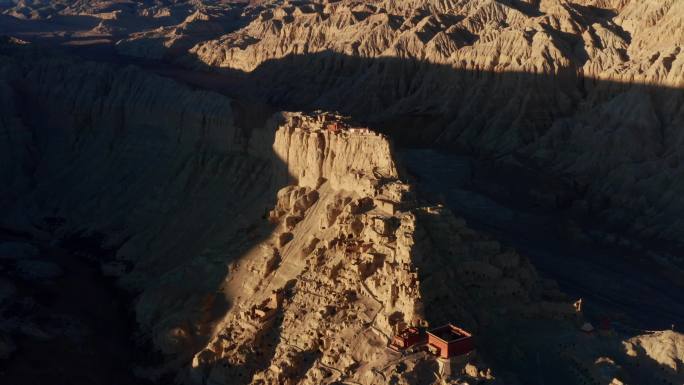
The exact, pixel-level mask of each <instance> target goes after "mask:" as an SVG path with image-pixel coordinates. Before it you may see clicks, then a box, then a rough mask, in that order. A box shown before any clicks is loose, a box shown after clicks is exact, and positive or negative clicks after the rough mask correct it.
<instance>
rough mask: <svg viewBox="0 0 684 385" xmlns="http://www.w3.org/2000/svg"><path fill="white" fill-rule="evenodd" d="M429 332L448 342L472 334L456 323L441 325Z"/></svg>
mask: <svg viewBox="0 0 684 385" xmlns="http://www.w3.org/2000/svg"><path fill="white" fill-rule="evenodd" d="M428 334H431V335H433V336H435V337H437V338H439V339H441V340H443V341H446V342H452V341H458V340H460V339H463V338H466V337H470V336H471V334H470V333H468V332H467V331H465V330H463V329H461V328H459V327H456V326H454V325H444V326H440V327H438V328H435V329H432V330H430V331H428Z"/></svg>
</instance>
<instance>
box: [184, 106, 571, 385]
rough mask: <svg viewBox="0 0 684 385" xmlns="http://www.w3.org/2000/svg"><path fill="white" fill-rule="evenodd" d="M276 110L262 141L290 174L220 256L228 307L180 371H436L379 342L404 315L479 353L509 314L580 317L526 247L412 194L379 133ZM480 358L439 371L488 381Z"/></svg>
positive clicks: (260, 374) (359, 375)
mask: <svg viewBox="0 0 684 385" xmlns="http://www.w3.org/2000/svg"><path fill="white" fill-rule="evenodd" d="M284 117H285V120H284V121H283V122H282V123H281V125H280V126H279V127H278V129H277V132H276V135H275V137H276V139H275V142H274V151H275V153H276V154H277V156H279V157H280V158H282V159H283V160H284V161H285V162H284V166H286V168H287V170H288V176H289V181H290V183H293V184H292V185H290V186H287V187H285V188H283V189H281V190H280V191H279V192H278V194H277V201H276V203H275V207H274V208H273V210H271V212H270V213H269V215H268V220H269V222H270V223H272V224H274V225H275V228H274V229H273V232H272V233H271V234H270V235H269V236H268V237H267V238H265V239H264V240H263V241H261V242H260V244H259V246H258V247H254V248H253V249H252V250H250V251H249V252H248V253H246V254H245V255H244V256H243V257H242V258H241V259H240V260H239V261H236V262H235V263H234V264H232V265H231V267H230V274H229V275H228V276H227V277H226V281H225V282H224V286H223V290H224V292H225V293H226V295H227V297H228V300H229V302H230V303H232V304H233V306H232V307H231V309H230V310H229V311H228V312H227V314H226V315H225V317H224V318H223V320H222V321H221V322H219V323H218V325H217V327H216V328H215V331H214V335H213V337H212V338H211V340H210V341H209V343H208V344H207V345H206V347H205V348H204V349H202V350H201V351H199V352H198V353H197V354H196V355H195V357H194V359H193V363H192V368H189V369H188V372H187V373H186V375H185V377H183V379H184V380H185V381H191V382H198V383H203V382H208V383H216V384H220V383H226V382H230V381H238V382H239V383H268V384H271V383H285V384H295V383H299V384H318V383H322V382H324V383H327V382H334V381H341V382H345V381H352V382H356V383H362V384H376V383H383V382H384V381H386V379H387V378H395V381H396V383H400V384H412V383H415V381H416V379H415V377H416V376H419V373H420V372H421V371H422V370H432V371H434V372H440V371H439V369H438V363H437V361H436V360H435V358H434V357H432V356H429V355H426V354H424V353H418V354H408V355H405V356H404V355H399V354H397V353H395V352H393V351H391V350H389V349H387V347H386V346H387V344H388V343H389V342H390V339H391V338H392V336H393V335H394V334H396V333H398V332H399V331H401V330H404V329H405V328H406V327H408V326H418V327H427V326H429V325H432V326H439V325H441V324H444V323H447V322H456V323H458V324H460V325H462V326H464V327H467V328H468V329H469V330H472V331H473V332H477V333H482V336H481V337H478V338H480V340H481V341H482V344H481V345H480V347H479V348H481V349H483V351H487V352H492V351H493V350H491V347H492V346H494V345H496V341H497V340H498V339H499V338H502V337H503V335H504V334H506V333H508V330H509V328H510V327H511V325H512V324H513V323H514V322H516V321H513V320H518V321H519V322H525V321H524V320H526V319H536V320H548V322H549V323H551V324H554V325H555V326H554V327H555V328H558V329H559V330H563V329H564V328H565V326H563V322H567V321H568V320H575V319H578V318H580V317H581V313H578V312H577V309H576V307H574V306H573V305H572V303H571V301H569V300H568V299H567V298H566V299H563V298H562V296H561V297H559V296H558V295H557V294H555V293H557V290H556V289H555V288H554V287H553V286H548V285H545V284H543V283H542V281H541V280H540V279H539V278H538V276H537V273H536V272H535V270H534V268H533V267H532V266H531V265H530V264H529V261H527V259H526V258H524V257H521V256H520V255H518V254H517V253H515V251H513V250H507V249H505V248H503V247H502V246H501V245H500V244H499V243H498V242H496V241H494V240H491V239H489V238H488V237H486V236H483V235H482V234H479V233H477V232H476V231H474V230H472V229H470V228H469V227H468V226H467V225H466V223H465V221H463V220H462V219H459V218H456V217H454V216H453V215H452V214H451V213H450V212H449V211H448V210H446V209H444V208H443V207H434V206H429V205H425V204H421V203H420V202H419V201H417V200H416V199H415V196H414V195H413V194H412V191H411V188H410V186H409V185H407V184H406V183H404V182H402V181H401V180H400V179H399V174H398V171H397V169H396V167H395V166H394V163H393V161H392V155H391V146H390V144H389V142H388V140H387V139H386V138H385V137H384V136H382V135H377V134H373V133H370V132H368V131H366V130H364V129H358V128H356V127H355V126H354V125H350V123H349V122H347V121H344V120H342V119H340V117H337V116H335V115H330V114H324V113H319V114H315V115H303V114H286V115H284ZM350 149H351V150H353V151H349V150H350ZM295 153H296V155H294V154H295ZM287 154H290V155H287ZM349 175H357V176H355V177H352V178H350V177H349ZM554 295H555V299H554V300H551V299H549V298H551V297H552V296H554ZM496 314H499V315H505V317H503V318H502V317H498V316H496ZM490 329H491V331H490ZM499 333H502V334H499ZM528 336H529V337H530V338H538V337H536V336H534V333H533V332H532V333H530V334H529V335H528ZM490 343H491V344H492V345H491V346H490V345H489V344H490ZM521 348H522V347H519V345H518V344H513V345H511V346H510V349H521ZM522 349H524V348H522ZM510 351H511V350H505V351H502V352H501V353H502V354H504V355H506V354H509V353H510ZM501 359H503V357H501ZM398 368H399V369H398ZM401 368H404V369H401ZM428 368H429V369H428ZM478 368H479V369H478ZM487 368H488V366H487V364H486V363H484V362H483V361H482V360H480V359H478V358H477V356H476V355H472V356H470V357H469V358H467V359H466V361H464V362H460V363H458V364H455V365H454V368H453V373H454V374H453V376H452V377H451V380H452V381H455V380H456V379H458V378H462V379H466V378H477V379H478V380H479V381H496V379H495V378H496V376H497V375H498V374H497V373H492V371H491V369H487ZM448 378H449V376H445V377H444V380H445V381H448ZM236 379H238V380H236Z"/></svg>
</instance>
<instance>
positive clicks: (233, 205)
mask: <svg viewBox="0 0 684 385" xmlns="http://www.w3.org/2000/svg"><path fill="white" fill-rule="evenodd" d="M21 50H22V48H16V50H12V49H8V48H7V47H2V53H3V54H8V55H9V57H10V58H12V59H13V60H14V59H16V60H20V57H21V55H22V54H25V55H26V57H24V59H27V62H28V63H32V62H33V61H32V60H29V59H31V57H32V56H31V55H35V54H36V53H35V52H33V53H31V52H23V51H21ZM38 54H40V53H38ZM62 59H65V58H62ZM57 62H58V63H56V64H55V65H57V66H59V65H67V66H69V65H80V63H70V62H69V61H68V60H66V59H65V62H64V63H62V62H59V60H57ZM24 64H25V63H24ZM87 66H89V64H84V67H87ZM43 69H45V68H43ZM58 69H59V68H56V69H55V70H58ZM91 69H92V68H91ZM118 70H122V69H120V68H119V69H118ZM128 70H130V68H129V69H128ZM115 71H117V69H114V66H113V67H112V68H109V69H106V70H103V71H102V72H97V71H95V72H92V73H90V74H89V78H90V79H92V80H93V81H94V83H97V84H98V85H99V87H98V88H97V89H96V90H92V91H93V92H92V93H89V98H91V99H97V100H99V101H100V102H102V103H106V104H107V103H108V104H107V105H108V106H109V107H111V108H112V111H114V114H113V116H110V115H103V116H98V115H97V114H90V113H87V112H86V111H87V110H88V108H97V106H90V107H87V106H88V105H87V103H86V104H84V106H83V108H82V110H77V112H73V113H72V112H70V111H71V109H70V108H69V107H65V106H64V105H61V104H60V103H66V104H67V105H68V104H69V101H68V100H69V98H70V97H74V98H76V99H78V98H79V95H80V94H78V93H77V94H76V95H66V94H60V95H59V97H58V100H55V99H54V98H52V97H51V96H49V95H46V94H43V93H41V92H40V91H39V89H40V88H41V87H42V86H44V85H45V84H44V83H42V82H40V81H36V78H35V77H32V76H31V75H29V73H32V75H35V72H31V69H30V65H29V66H28V67H26V73H23V74H21V73H20V74H19V77H18V78H17V79H15V80H16V81H15V82H13V83H12V84H11V85H10V88H11V90H10V91H11V92H13V93H14V95H13V96H14V98H13V100H12V101H13V103H14V104H15V105H16V106H17V109H18V110H19V111H17V119H18V120H21V121H22V124H23V127H25V128H26V129H27V130H31V132H32V140H33V141H34V143H33V146H32V148H33V149H34V150H35V151H36V154H37V156H35V157H30V161H31V162H34V163H35V164H28V165H26V166H27V167H26V169H27V170H33V171H32V172H31V175H30V177H31V178H32V181H31V190H30V191H27V192H25V195H24V200H27V199H32V197H33V198H35V197H40V196H44V197H45V198H35V199H36V200H35V201H31V202H28V206H30V207H31V210H30V211H29V210H27V211H26V216H31V215H33V216H35V215H45V213H55V214H52V215H51V216H50V217H46V218H43V217H38V218H33V217H32V218H31V220H30V221H31V223H32V225H30V226H33V227H32V232H33V233H38V234H40V236H41V237H47V238H49V236H50V234H52V236H53V237H55V238H56V239H55V241H59V238H60V237H61V238H62V244H63V246H64V248H66V249H70V250H71V251H72V252H73V254H74V255H75V256H76V257H75V259H73V261H72V260H70V261H72V262H73V263H72V265H70V267H69V269H70V270H72V271H73V275H70V276H69V280H70V282H71V281H73V283H74V285H75V286H77V287H79V290H82V291H84V292H86V293H87V292H88V291H89V287H88V286H87V285H88V284H89V283H91V282H92V281H93V280H91V279H89V278H88V279H86V277H85V276H83V277H81V278H83V280H82V282H81V281H79V274H81V273H83V272H84V271H86V270H87V269H86V268H85V267H84V266H82V265H84V264H88V269H90V270H95V271H97V270H99V269H100V265H103V266H102V267H103V268H108V269H111V268H113V269H114V270H117V269H118V268H121V271H116V272H114V275H115V276H118V277H122V278H120V281H119V283H122V282H121V280H123V281H126V282H123V283H124V285H125V286H126V287H127V288H128V289H130V290H131V291H132V293H127V294H126V296H127V297H126V298H127V300H126V301H125V304H124V305H122V306H124V307H125V308H126V309H127V310H131V307H132V306H135V307H136V308H137V309H136V310H138V311H136V316H137V322H138V326H140V324H142V325H144V326H143V327H144V329H143V330H142V332H141V331H138V332H137V333H136V334H137V336H136V338H138V339H139V340H140V341H141V342H144V343H145V344H148V343H149V342H150V341H151V339H152V338H154V337H160V336H161V338H162V342H163V343H164V344H166V345H165V346H163V348H164V349H165V357H164V358H165V360H164V362H165V364H164V365H161V364H160V363H161V360H159V361H156V360H155V361H154V362H147V361H145V360H141V361H137V362H135V364H138V365H145V364H148V365H150V366H149V367H143V368H134V367H133V366H132V365H133V364H131V365H129V366H128V367H127V369H126V375H128V374H131V373H129V371H132V370H133V369H136V370H137V371H138V372H139V373H141V374H143V375H144V376H148V377H150V378H154V379H157V380H159V381H160V383H167V382H169V381H170V379H169V378H167V376H168V375H169V373H172V372H174V371H175V370H177V369H179V368H181V367H185V366H189V365H190V362H191V360H192V357H193V355H194V354H195V353H196V352H198V351H200V350H201V349H202V348H204V347H205V346H206V344H207V342H208V341H209V339H210V338H211V336H212V333H213V327H214V326H215V323H216V321H217V320H220V319H221V318H222V317H223V316H224V315H225V314H226V312H227V311H228V310H229V309H230V307H231V306H232V304H231V303H228V302H227V300H226V297H225V296H224V293H223V292H222V286H223V283H224V281H225V279H226V274H228V272H229V269H228V266H229V265H230V264H231V263H232V262H236V261H238V262H239V259H240V257H241V256H242V255H244V253H245V252H246V251H247V250H250V249H252V248H253V247H255V246H256V245H258V244H259V243H261V242H262V241H263V240H265V239H267V238H269V237H270V236H271V232H272V230H273V226H272V225H271V224H269V223H268V221H267V220H266V219H265V218H264V217H263V214H264V210H266V209H267V208H269V207H271V206H272V205H273V201H274V199H275V193H276V191H277V190H278V189H280V188H281V187H284V186H285V185H286V184H288V183H292V182H293V179H292V178H291V176H289V175H288V174H287V167H286V165H285V164H284V163H283V161H282V160H281V159H279V158H278V157H277V156H276V155H275V154H273V153H272V148H271V145H272V143H273V142H274V136H275V132H274V131H273V130H270V131H269V130H268V129H267V128H265V127H264V126H263V123H264V122H263V120H262V119H261V116H260V118H259V119H250V117H249V115H251V114H258V107H252V106H248V105H238V107H239V108H238V109H239V110H240V111H239V112H238V113H237V115H236V116H235V121H234V122H232V125H231V124H230V123H231V122H227V123H226V126H225V127H221V128H222V129H224V130H225V131H226V132H225V133H223V132H221V133H219V134H220V135H218V134H217V135H218V136H219V139H223V140H226V141H231V142H232V143H233V144H234V147H230V146H226V147H227V148H223V147H221V148H222V150H221V149H218V148H217V146H216V144H217V143H216V142H215V139H216V138H215V137H213V136H211V135H208V134H207V133H206V132H204V131H203V132H202V134H203V135H197V137H196V138H195V137H192V139H191V140H195V142H192V143H191V145H190V146H189V147H188V149H187V151H185V152H186V153H184V152H183V151H182V150H181V149H180V148H179V146H180V142H181V140H180V139H177V138H175V137H173V136H172V135H168V130H166V129H165V127H164V126H163V123H158V124H157V125H155V124H149V125H145V126H143V127H140V126H139V125H133V126H130V124H131V123H130V122H131V121H135V119H134V118H133V117H132V116H130V115H129V116H126V119H121V120H119V118H120V117H119V118H117V116H116V115H117V114H116V111H120V110H121V109H122V108H123V107H122V106H120V105H119V104H117V102H116V101H113V99H116V95H114V94H112V93H113V92H114V89H115V88H116V87H115V86H114V85H113V84H108V82H112V80H113V78H114V77H115V76H113V75H114V74H115ZM123 71H126V69H123ZM46 72H47V73H49V70H47V71H46ZM129 75H130V73H129ZM158 80H159V81H160V83H156V84H157V86H161V87H163V86H166V85H168V84H166V83H173V82H171V81H170V80H167V79H158ZM165 82H166V83H165ZM141 84H143V86H144V84H146V83H145V82H141ZM55 86H60V84H59V83H56V84H55ZM176 86H177V85H176ZM50 89H52V88H50ZM180 95H183V93H180ZM216 96H217V97H218V95H216ZM188 111H189V110H188ZM188 111H186V112H187V113H185V114H184V113H183V112H182V111H168V110H163V111H158V114H159V116H164V117H167V118H168V116H169V115H171V114H180V115H182V116H183V117H184V118H185V119H190V117H191V116H193V115H191V113H190V112H188ZM192 111H195V109H193V110H192ZM260 112H261V114H264V111H260ZM148 113H149V112H148ZM266 114H268V112H266ZM85 115H88V117H86V116H85ZM269 115H270V114H269ZM146 118H147V117H145V119H146ZM198 118H200V119H202V116H199V117H198ZM205 119H206V117H205ZM143 120H144V119H143ZM181 120H182V119H181V118H178V121H181ZM255 120H256V121H257V122H259V123H262V124H261V125H260V126H253V125H252V124H256V123H255ZM193 123H196V124H195V126H196V127H202V129H206V126H207V125H206V121H204V120H202V121H200V122H190V121H189V122H188V123H187V124H188V125H190V126H191V127H195V126H193V125H192V124H193ZM127 124H129V125H127ZM188 129H189V128H188ZM257 130H262V131H260V134H259V138H258V139H257V140H256V143H250V142H251V139H253V137H254V136H255V135H256V134H255V131H257ZM263 130H267V131H263ZM141 131H146V132H149V133H150V134H151V135H152V136H151V137H148V136H146V135H144V134H141ZM83 132H88V133H89V134H86V135H74V133H83ZM215 134H216V133H215ZM224 134H225V135H224ZM77 139H78V140H77ZM182 139H185V138H182ZM103 140H106V141H107V143H108V144H107V146H105V148H104V152H105V153H106V154H108V155H107V157H108V161H107V162H102V161H101V159H100V158H99V155H101V153H102V151H100V150H98V149H101V144H102V141H103ZM150 140H151V142H150ZM262 141H263V143H262ZM140 144H145V145H143V146H139V145H140ZM166 144H168V146H166V147H165V145H166ZM259 145H263V146H264V148H257V146H259ZM98 146H99V147H98ZM145 146H148V147H145ZM149 146H151V147H149ZM167 147H168V148H167ZM164 148H167V150H168V151H166V150H164ZM150 151H152V152H154V154H153V156H148V155H149V154H150ZM117 154H118V155H117ZM142 155H145V156H142ZM110 156H111V157H113V158H109V157H110ZM50 158H52V159H62V160H63V161H64V164H63V165H62V166H63V167H61V169H62V171H63V172H60V173H45V172H41V171H40V169H41V167H46V166H48V165H46V164H45V162H54V160H52V161H48V160H46V159H50ZM111 159H114V160H113V161H112V162H111V163H110V162H109V160H111ZM79 165H80V166H79ZM81 167H84V168H85V170H84V169H81ZM77 170H79V171H77ZM71 174H74V175H71ZM258 176H262V177H261V178H258ZM92 178H95V179H96V180H97V179H100V178H102V179H101V180H100V181H99V182H97V183H95V185H96V186H97V187H96V188H95V189H94V190H93V189H92V186H90V187H88V183H92V182H88V181H89V180H91V181H92ZM122 186H123V187H125V188H123V189H122V188H121V187H122ZM88 191H90V192H88ZM115 191H118V192H115ZM170 191H174V192H175V195H167V194H168V193H169V192H170ZM7 193H10V194H11V193H12V191H9V192H7V191H0V196H2V197H3V198H4V196H5V195H6V194H7ZM84 193H85V196H84V195H83V194H84ZM91 199H95V200H96V201H97V202H98V203H97V204H96V205H92V206H90V207H89V208H88V209H85V210H83V208H82V207H81V206H82V205H86V202H88V201H91ZM72 200H78V201H80V203H79V204H78V205H77V206H75V207H72V209H67V210H64V208H65V207H66V206H65V205H67V206H68V205H69V201H72ZM5 203H6V202H5V201H2V204H3V205H4V204H5ZM23 203H27V202H23ZM15 204H16V205H19V204H20V202H14V203H10V207H7V209H8V211H11V209H19V210H21V207H24V206H21V207H20V206H13V205H15ZM160 204H162V205H164V206H165V208H164V209H161V210H160V209H159V208H158V206H157V205H160ZM3 207H4V206H3ZM155 207H157V208H155ZM41 208H42V209H43V210H42V211H41V210H40V209H41ZM77 212H78V213H77ZM41 213H42V214H41ZM4 214H5V211H4V210H3V215H4ZM84 215H85V216H84ZM141 216H142V217H143V218H144V219H143V223H138V224H137V225H138V226H139V225H144V226H143V227H142V228H140V227H139V228H138V230H136V229H131V228H127V226H129V225H135V223H136V222H135V221H128V218H131V217H136V218H138V219H137V221H140V218H141ZM86 217H87V218H88V219H85V220H84V218H86ZM3 219H6V218H4V217H3ZM98 222H99V223H103V222H105V223H108V225H107V226H105V227H107V229H106V230H99V229H98V230H96V229H92V228H86V229H84V228H83V227H84V226H89V225H88V223H98ZM188 223H191V224H190V225H188ZM19 226H22V225H19ZM21 229H22V230H26V229H27V227H26V224H24V225H23V227H21ZM149 230H153V231H154V234H152V237H151V238H150V237H149V236H150V234H147V235H145V232H146V231H149ZM65 234H66V237H65ZM122 234H126V235H125V236H123V237H122ZM145 236H147V237H148V238H147V239H144V238H142V239H143V240H144V247H143V248H140V249H138V250H137V252H136V253H135V254H133V253H130V252H123V251H122V250H121V244H125V243H127V242H128V241H131V240H135V238H136V237H145ZM148 253H149V254H152V253H155V255H157V258H151V257H150V256H149V255H146V254H148ZM110 264H111V265H110ZM90 270H88V272H89V271H90ZM83 274H85V273H83ZM95 280H97V279H95ZM81 283H82V285H81V286H78V285H76V284H81ZM72 286H73V285H72ZM69 287H70V288H71V286H69ZM92 290H93V291H94V292H95V291H96V289H95V288H92ZM52 293H53V294H55V295H61V294H60V291H59V290H58V289H54V290H53V292H52ZM117 293H119V294H121V292H117ZM72 294H73V293H72ZM110 294H111V293H110ZM70 295H71V294H70ZM70 298H71V299H70V301H71V303H72V304H73V305H74V306H78V305H79V303H83V304H85V305H86V306H87V307H88V308H95V307H96V304H95V303H96V302H99V303H98V304H97V306H100V307H101V308H102V309H103V312H102V314H107V311H109V310H112V309H113V306H114V304H115V301H114V300H107V299H106V298H105V297H103V296H93V297H92V301H91V297H90V296H88V298H85V297H84V298H83V299H84V300H85V299H87V301H83V302H79V300H78V298H73V297H70ZM117 303H118V302H117ZM150 308H151V309H152V310H150ZM117 309H119V308H117ZM117 311H118V310H117ZM146 313H147V315H144V314H146ZM143 317H149V318H148V319H147V320H145V319H142V318H143ZM114 321H115V320H112V324H111V325H110V326H112V327H113V328H114V327H118V326H116V325H114ZM98 322H99V323H98V325H97V327H98V328H99V329H98V330H106V328H107V327H108V325H109V324H108V320H107V319H106V317H105V319H99V321H98ZM150 329H152V330H150ZM117 330H118V329H117ZM269 333H271V334H273V336H274V338H275V339H274V340H273V342H272V343H271V345H272V346H271V348H272V349H275V346H277V342H278V341H277V338H279V337H278V336H279V333H278V328H277V327H276V328H274V329H273V330H272V331H271V332H269ZM130 334H131V335H130V336H126V337H133V335H132V334H133V332H132V330H131V331H130ZM117 336H119V334H117ZM119 337H120V336H119ZM167 337H168V338H167ZM120 338H124V337H120ZM155 342H159V341H158V340H156V341H155ZM74 346H75V347H78V343H74V344H73V345H72V346H69V345H64V346H61V347H60V346H57V347H56V350H54V351H51V354H54V355H56V356H59V355H60V350H59V349H58V348H62V349H71V348H73V347H74ZM108 348H109V347H108V344H107V343H106V342H105V343H102V344H101V345H100V346H98V345H97V344H95V346H94V347H93V349H94V350H93V351H92V353H91V354H92V355H94V356H98V350H97V349H108ZM147 348H148V345H145V346H144V349H147ZM143 353H144V352H143ZM272 353H273V352H269V351H264V352H261V355H260V356H259V357H261V358H263V360H264V362H266V358H268V357H269V356H272ZM141 354H142V353H141ZM64 356H68V355H67V354H66V353H65V354H64ZM121 356H122V357H127V359H128V357H137V352H135V351H131V352H127V353H121ZM31 359H35V360H40V357H35V358H31ZM55 362H58V361H55ZM60 362H61V361H60ZM157 364H160V365H157ZM79 365H81V362H80V361H79V360H74V361H71V362H62V363H61V366H60V371H59V373H55V374H54V375H53V378H52V380H53V382H55V383H69V384H82V383H83V384H85V383H87V384H95V383H97V384H103V385H109V384H113V383H117V384H118V383H121V382H126V383H130V381H128V380H122V381H119V380H120V379H118V378H117V377H112V378H110V379H107V378H103V379H100V378H98V379H97V381H96V380H92V379H90V380H89V379H87V378H85V379H84V378H82V377H80V375H79V373H82V372H83V371H82V369H81V368H80V367H79ZM25 375H26V376H25V377H23V378H22V380H23V381H25V382H24V383H33V382H37V381H39V379H42V377H40V376H42V374H41V373H38V372H33V373H32V372H30V371H29V372H25ZM32 375H35V376H36V377H35V378H33V377H31V376H32ZM122 375H123V374H122ZM39 377H40V378H39ZM34 380H35V381H34ZM108 381H110V382H108ZM11 382H12V383H17V384H19V383H21V382H14V381H11Z"/></svg>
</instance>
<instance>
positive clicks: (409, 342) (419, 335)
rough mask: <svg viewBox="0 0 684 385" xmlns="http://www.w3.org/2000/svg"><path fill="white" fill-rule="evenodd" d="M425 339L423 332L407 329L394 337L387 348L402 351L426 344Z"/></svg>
mask: <svg viewBox="0 0 684 385" xmlns="http://www.w3.org/2000/svg"><path fill="white" fill-rule="evenodd" d="M427 338H428V337H427V334H425V331H423V330H420V329H418V328H416V327H409V328H406V329H404V330H402V331H401V332H400V333H399V334H397V335H395V336H394V338H393V339H392V342H391V343H390V345H389V348H390V349H392V350H395V351H403V350H406V349H408V348H410V347H412V346H416V345H423V344H425V343H427Z"/></svg>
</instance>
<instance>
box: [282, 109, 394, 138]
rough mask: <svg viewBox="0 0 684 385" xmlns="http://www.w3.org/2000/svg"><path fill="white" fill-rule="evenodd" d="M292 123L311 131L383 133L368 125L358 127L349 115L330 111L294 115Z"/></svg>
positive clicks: (376, 134)
mask: <svg viewBox="0 0 684 385" xmlns="http://www.w3.org/2000/svg"><path fill="white" fill-rule="evenodd" d="M291 124H292V125H293V126H295V127H299V128H304V129H307V130H310V131H327V132H330V133H333V134H341V133H345V132H346V133H350V134H365V135H374V136H382V134H380V133H378V132H375V131H373V130H371V129H370V128H368V127H357V126H355V125H353V124H352V123H351V122H350V120H349V118H348V117H345V116H342V115H338V114H333V113H328V112H316V113H315V114H314V115H305V114H301V115H297V116H293V117H292V121H291Z"/></svg>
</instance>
